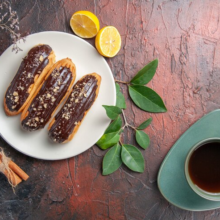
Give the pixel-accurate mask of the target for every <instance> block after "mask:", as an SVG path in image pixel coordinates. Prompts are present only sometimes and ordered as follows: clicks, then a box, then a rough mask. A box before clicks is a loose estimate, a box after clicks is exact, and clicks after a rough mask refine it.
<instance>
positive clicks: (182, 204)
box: [157, 110, 220, 211]
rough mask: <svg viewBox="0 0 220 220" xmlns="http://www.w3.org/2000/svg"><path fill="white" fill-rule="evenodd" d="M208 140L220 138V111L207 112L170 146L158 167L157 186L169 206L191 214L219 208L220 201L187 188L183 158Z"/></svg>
mask: <svg viewBox="0 0 220 220" xmlns="http://www.w3.org/2000/svg"><path fill="white" fill-rule="evenodd" d="M211 137H220V110H215V111H213V112H210V113H209V114H207V115H205V116H204V117H203V118H201V119H200V120H198V121H197V122H196V123H195V124H193V125H192V126H191V127H190V128H189V129H188V130H187V131H186V132H185V133H184V134H183V135H182V136H181V137H180V138H179V140H178V141H177V142H176V143H175V144H174V145H173V147H172V148H171V150H170V151H169V153H168V154H167V156H166V158H165V159H164V161H163V163H162V164H161V167H160V170H159V173H158V177H157V181H158V187H159V190H160V192H161V194H162V195H163V196H164V198H165V199H166V200H167V201H168V202H170V203H171V204H173V205H175V206H177V207H179V208H181V209H185V210H190V211H205V210H211V209H216V208H220V202H215V201H209V200H206V199H203V198H202V197H200V196H198V195H197V194H196V193H195V192H194V191H193V190H192V189H191V188H190V186H189V184H188V182H187V180H186V177H185V172H184V165H185V159H186V156H187V154H188V152H189V151H190V149H191V147H192V146H193V145H195V144H196V143H198V142H199V141H201V140H203V139H207V138H211Z"/></svg>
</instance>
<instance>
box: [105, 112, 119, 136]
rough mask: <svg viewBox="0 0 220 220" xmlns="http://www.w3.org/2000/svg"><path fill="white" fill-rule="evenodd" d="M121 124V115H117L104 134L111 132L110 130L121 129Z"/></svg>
mask: <svg viewBox="0 0 220 220" xmlns="http://www.w3.org/2000/svg"><path fill="white" fill-rule="evenodd" d="M121 126H122V120H121V117H120V116H118V117H117V118H116V119H115V120H114V121H113V122H112V123H111V124H110V125H109V126H108V127H107V129H106V130H105V134H108V133H112V132H116V131H119V130H120V129H121Z"/></svg>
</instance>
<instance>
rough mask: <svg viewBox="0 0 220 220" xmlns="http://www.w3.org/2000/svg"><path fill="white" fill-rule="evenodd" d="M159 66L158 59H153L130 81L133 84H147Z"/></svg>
mask: <svg viewBox="0 0 220 220" xmlns="http://www.w3.org/2000/svg"><path fill="white" fill-rule="evenodd" d="M157 66H158V60H157V59H156V60H153V61H152V62H150V63H149V64H147V65H146V66H145V67H144V68H143V69H142V70H140V71H139V72H138V73H137V75H136V76H135V77H134V78H133V79H132V80H131V81H130V83H131V84H135V85H146V84H147V83H149V82H150V81H151V79H152V78H153V77H154V74H155V72H156V69H157Z"/></svg>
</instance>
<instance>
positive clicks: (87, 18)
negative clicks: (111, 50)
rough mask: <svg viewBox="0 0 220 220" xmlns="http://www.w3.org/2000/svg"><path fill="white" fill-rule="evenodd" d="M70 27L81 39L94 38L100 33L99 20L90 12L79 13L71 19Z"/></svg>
mask: <svg viewBox="0 0 220 220" xmlns="http://www.w3.org/2000/svg"><path fill="white" fill-rule="evenodd" d="M70 27H71V28H72V30H73V32H74V33H75V34H76V35H78V36H79V37H82V38H92V37H95V36H96V34H97V33H98V31H99V20H98V18H97V17H96V16H95V15H94V14H93V13H92V12H90V11H77V12H75V13H74V14H73V15H72V17H71V19H70Z"/></svg>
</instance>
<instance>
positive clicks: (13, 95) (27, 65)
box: [4, 44, 55, 116]
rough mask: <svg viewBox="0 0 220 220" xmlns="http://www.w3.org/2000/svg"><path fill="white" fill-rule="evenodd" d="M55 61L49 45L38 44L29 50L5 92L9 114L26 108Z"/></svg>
mask: <svg viewBox="0 0 220 220" xmlns="http://www.w3.org/2000/svg"><path fill="white" fill-rule="evenodd" d="M54 62H55V54H54V52H53V50H52V48H51V47H50V46H49V45H45V44H42V45H37V46H35V47H33V48H32V49H31V50H30V51H29V52H28V54H27V56H26V57H25V58H24V59H23V61H22V62H21V64H20V67H19V69H18V71H17V73H16V75H15V77H14V79H13V80H12V82H11V83H10V85H9V87H8V89H7V91H6V93H5V98H4V110H5V113H6V114H7V115H10V116H12V115H17V114H19V113H20V112H21V111H22V110H23V109H24V107H25V106H26V105H27V103H28V102H29V100H30V99H31V97H32V95H33V94H34V93H35V91H36V89H37V88H38V87H39V86H40V85H41V83H42V81H43V80H44V78H45V76H46V74H47V73H48V71H49V69H50V68H51V66H52V65H53V64H54Z"/></svg>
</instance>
